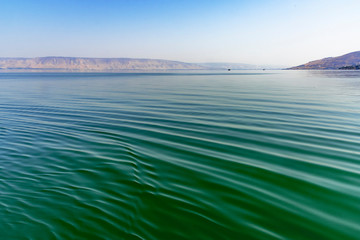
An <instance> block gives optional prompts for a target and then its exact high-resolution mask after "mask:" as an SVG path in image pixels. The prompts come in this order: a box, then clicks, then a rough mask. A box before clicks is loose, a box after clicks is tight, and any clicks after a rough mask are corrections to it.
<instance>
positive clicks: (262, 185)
mask: <svg viewBox="0 0 360 240" xmlns="http://www.w3.org/2000/svg"><path fill="white" fill-rule="evenodd" d="M359 237H360V72H356V71H261V72H260V71H259V72H256V71H231V72H177V73H176V72H174V73H0V239H36V240H37V239H134V240H135V239H137V240H138V239H167V240H170V239H171V240H173V239H194V240H195V239H196V240H198V239H216V240H220V239H221V240H222V239H236V240H237V239H264V240H269V239H270V240H271V239H307V240H308V239H327V240H329V239H330V240H331V239H337V240H338V239H341V240H344V239H359Z"/></svg>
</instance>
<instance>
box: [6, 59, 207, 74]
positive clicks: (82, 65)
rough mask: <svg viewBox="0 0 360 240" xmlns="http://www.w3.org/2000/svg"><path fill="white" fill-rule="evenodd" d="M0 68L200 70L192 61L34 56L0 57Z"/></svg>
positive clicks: (201, 67)
mask: <svg viewBox="0 0 360 240" xmlns="http://www.w3.org/2000/svg"><path fill="white" fill-rule="evenodd" d="M0 69H3V70H4V69H5V70H6V69H7V70H11V69H18V70H79V71H87V70H94V71H113V70H202V69H206V67H204V66H201V65H199V64H194V63H186V62H180V61H172V60H162V59H147V58H85V57H54V56H48V57H36V58H0Z"/></svg>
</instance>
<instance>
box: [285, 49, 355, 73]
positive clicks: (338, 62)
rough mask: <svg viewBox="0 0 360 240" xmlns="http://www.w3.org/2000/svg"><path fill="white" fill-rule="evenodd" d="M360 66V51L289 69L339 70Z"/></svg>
mask: <svg viewBox="0 0 360 240" xmlns="http://www.w3.org/2000/svg"><path fill="white" fill-rule="evenodd" d="M359 64H360V51H358V52H352V53H348V54H345V55H342V56H339V57H329V58H323V59H320V60H315V61H311V62H308V63H306V64H303V65H299V66H296V67H292V68H289V69H291V70H297V69H339V68H342V67H345V66H355V65H359Z"/></svg>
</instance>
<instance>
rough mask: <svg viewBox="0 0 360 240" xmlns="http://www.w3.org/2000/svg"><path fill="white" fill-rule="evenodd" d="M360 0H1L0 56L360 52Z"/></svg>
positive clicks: (284, 58) (243, 56)
mask: <svg viewBox="0 0 360 240" xmlns="http://www.w3.org/2000/svg"><path fill="white" fill-rule="evenodd" d="M359 10H360V1H359V0H342V1H333V0H328V1H325V0H312V1H310V0H301V1H300V0H299V1H295V0H267V1H265V0H252V1H251V0H248V1H240V0H238V1H235V0H214V1H212V0H198V1H197V0H168V1H165V0H127V1H124V0H97V1H96V0H46V1H45V0H36V1H35V0H0V34H1V35H0V56H1V57H37V56H82V57H135V58H160V59H171V60H180V61H186V62H220V61H222V62H242V63H252V64H275V65H284V66H290V65H297V64H301V63H304V62H307V61H310V60H314V59H318V58H323V57H327V56H337V55H342V54H345V53H347V52H351V51H357V50H360V46H359V42H360V31H359V29H358V26H359V23H360V13H359Z"/></svg>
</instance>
